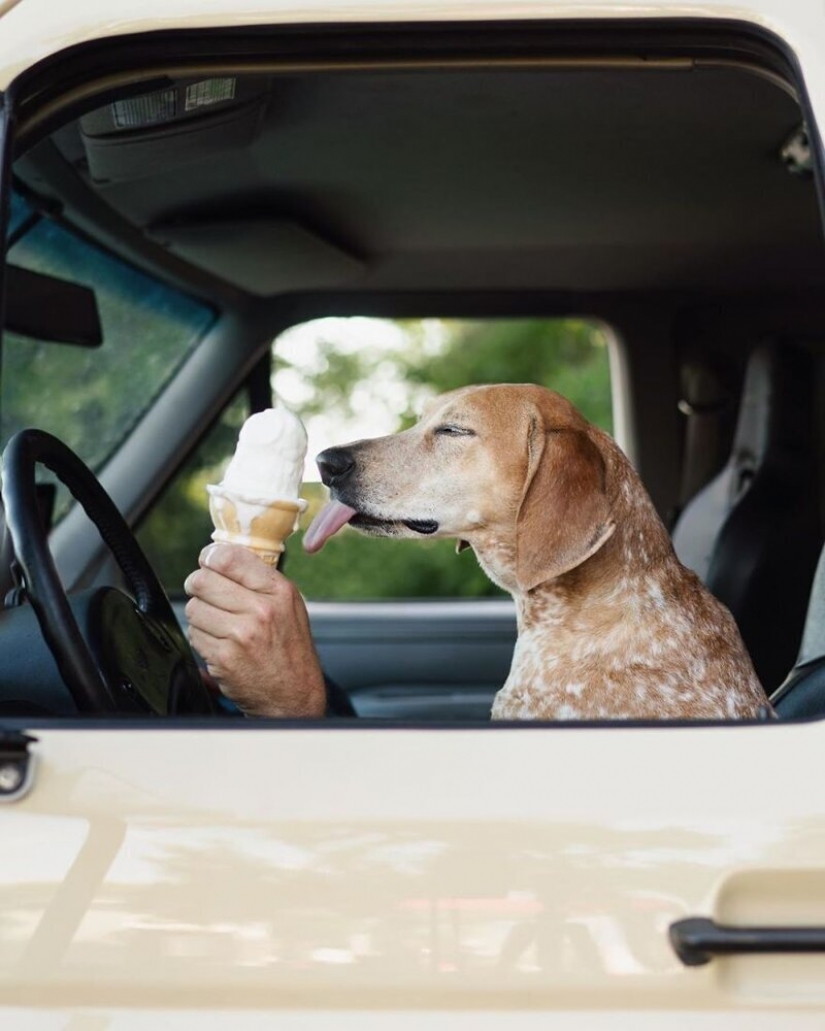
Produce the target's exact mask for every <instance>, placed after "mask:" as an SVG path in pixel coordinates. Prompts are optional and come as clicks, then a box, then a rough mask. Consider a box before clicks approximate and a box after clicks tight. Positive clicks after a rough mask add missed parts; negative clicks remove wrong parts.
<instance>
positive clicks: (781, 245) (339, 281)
mask: <svg viewBox="0 0 825 1031" xmlns="http://www.w3.org/2000/svg"><path fill="white" fill-rule="evenodd" d="M247 87H248V91H249V92H251V93H252V94H257V97H253V99H251V100H250V99H248V98H247V99H246V100H244V101H243V102H242V103H239V104H238V106H237V109H236V116H234V117H229V116H228V114H227V112H228V110H229V109H226V110H224V111H223V113H221V112H218V111H216V112H215V113H214V114H209V115H206V116H202V117H201V118H200V119H199V120H197V122H196V121H193V120H191V119H190V120H188V121H184V122H180V123H177V124H174V125H172V126H170V127H166V129H165V131H163V132H158V131H156V130H142V131H141V132H139V133H133V134H124V133H117V134H110V135H108V136H103V137H94V138H89V137H86V138H85V139H84V137H83V135H82V134H81V131H80V125H79V123H78V122H75V123H72V124H71V125H69V126H66V127H64V128H63V129H61V130H59V131H58V132H57V133H56V134H54V136H53V137H52V141H53V143H54V144H56V146H57V147H58V148H59V150H60V152H61V154H62V155H63V157H64V158H65V159H66V161H67V162H68V163H69V164H70V165H71V167H72V169H73V171H72V175H73V176H75V177H78V178H79V179H80V180H82V181H83V182H84V183H85V184H86V186H87V187H88V189H90V190H93V191H95V192H96V193H97V194H98V195H99V197H100V198H102V199H103V200H104V201H105V202H106V203H107V204H108V205H110V206H111V207H112V208H114V209H115V211H116V212H118V213H119V214H120V215H122V216H123V217H124V218H125V219H127V220H128V221H129V222H131V223H133V224H135V225H137V226H138V227H140V228H141V229H144V230H145V231H146V232H147V233H148V234H149V236H150V237H151V238H152V239H154V240H156V241H158V242H159V243H161V244H162V245H163V246H165V247H167V248H169V249H170V250H171V251H172V252H173V253H175V254H177V255H179V256H181V257H182V258H184V259H185V260H187V261H189V262H191V263H192V264H194V265H196V266H198V267H200V268H203V269H207V270H208V271H210V272H212V273H214V274H216V275H218V276H219V277H220V278H222V279H225V280H226V281H228V282H230V283H232V284H234V285H236V286H239V287H241V288H242V289H244V290H247V291H249V292H251V293H253V294H257V295H262V296H268V295H276V294H279V293H283V292H292V291H296V290H297V291H302V290H312V289H335V290H358V291H372V290H375V291H388V290H440V291H443V290H451V289H454V290H493V289H521V290H576V291H599V290H609V291H642V290H644V291H649V290H659V289H662V290H665V289H677V290H683V289H684V290H688V291H693V290H701V291H703V292H704V291H714V292H715V291H721V292H724V291H732V290H764V289H789V288H790V289H802V288H805V287H809V286H813V285H818V284H820V283H821V282H822V280H823V272H825V265H824V264H823V247H822V231H821V225H820V218H819V212H818V208H817V202H816V193H815V188H814V183H813V180H812V179H811V178H810V177H808V178H804V177H799V176H793V175H791V174H790V173H789V172H788V171H787V170H786V169H785V168H784V166H783V164H782V162H781V160H780V158H779V150H780V148H781V146H782V144H783V143H784V142H785V140H786V139H787V138H788V136H789V135H790V134H791V133H792V132H793V131H794V130H795V129H796V128H797V127H798V126H799V125H800V123H801V120H802V119H801V114H800V110H799V107H798V105H797V103H796V102H795V100H794V99H793V98H792V97H791V96H789V95H788V94H787V93H786V92H785V91H783V90H782V89H781V88H780V87H779V86H777V85H776V84H775V83H774V82H772V81H770V80H769V79H766V78H762V77H760V76H758V75H756V74H754V73H753V72H748V71H744V70H741V69H736V68H719V67H713V68H711V67H696V66H694V67H691V66H690V65H689V64H688V63H686V62H683V63H681V64H675V65H674V66H673V67H672V68H666V69H664V68H605V67H601V68H581V69H570V68H567V69H553V68H544V69H537V68H513V67H507V68H500V69H490V68H487V69H472V70H468V69H453V70H446V69H438V70H432V69H428V70H409V69H408V70H392V71H382V72H376V71H366V70H362V71H352V70H348V71H346V72H340V73H333V72H324V73H317V72H316V73H311V74H308V73H303V74H301V75H298V74H293V75H289V76H287V75H283V76H278V77H274V76H273V77H270V78H265V79H258V80H254V81H252V82H250V83H247ZM87 127H88V123H87ZM198 127H200V128H201V129H202V130H203V131H200V132H199V131H197V130H198ZM51 146H52V144H51V143H50V142H49V141H46V143H44V144H41V145H40V147H39V148H35V150H34V151H33V152H32V153H31V156H30V158H29V159H27V161H26V163H25V164H24V165H23V166H22V168H23V170H24V171H23V177H24V178H28V175H27V173H26V172H25V169H26V168H27V167H28V168H31V167H32V166H33V167H35V168H36V167H37V163H38V150H40V151H41V152H45V150H44V148H48V147H51ZM90 169H91V171H90ZM93 173H94V174H95V175H96V178H95V177H93ZM67 215H68V216H69V217H71V209H70V208H67Z"/></svg>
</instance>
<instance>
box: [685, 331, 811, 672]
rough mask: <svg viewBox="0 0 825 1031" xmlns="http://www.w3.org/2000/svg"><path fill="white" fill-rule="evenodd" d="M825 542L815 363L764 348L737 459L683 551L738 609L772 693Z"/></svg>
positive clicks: (741, 422)
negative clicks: (819, 486) (819, 483)
mask: <svg viewBox="0 0 825 1031" xmlns="http://www.w3.org/2000/svg"><path fill="white" fill-rule="evenodd" d="M820 544H821V534H820V516H819V500H818V489H817V477H816V463H815V434H814V368H813V361H812V359H811V356H810V355H809V354H808V353H807V352H806V351H804V350H803V349H801V348H799V347H795V346H792V345H785V346H779V345H777V344H766V345H762V346H760V347H758V348H757V349H756V350H755V351H754V352H753V354H752V355H751V357H750V359H749V361H748V366H747V370H746V374H745V382H744V387H743V392H742V400H741V403H740V408H739V416H738V420H737V425H736V432H735V435H734V443H733V448H732V451H731V456H730V459H729V461H728V463H727V464H726V466H725V468H724V469H723V470H722V471H721V472H720V473H719V475H718V476H716V477H715V478H714V479H713V480H712V481H711V482H710V483H709V484H708V486H707V487H705V488H704V489H703V490H702V491H700V492H699V493H698V494H697V496H696V497H695V498H694V499H693V500H692V501H691V503H690V504H689V505H688V506H687V507H686V508H685V510H684V512H683V513H682V517H681V518H680V520H679V523H678V524H677V527H676V529H675V531H674V547H675V548H676V553H677V555H678V556H679V558H680V560H681V561H682V562H683V563H684V564H685V565H686V566H688V567H689V568H691V569H693V570H694V571H695V572H696V573H697V574H698V575H699V576H700V577H701V578H702V580H703V581H704V583H705V585H706V586H707V587H708V589H709V590H710V591H712V592H713V594H715V595H716V597H717V598H719V600H720V601H721V602H723V603H724V604H725V605H726V606H727V607H728V608H729V609H730V611H731V612H732V614H733V616H734V619H735V620H736V622H737V624H738V626H739V630H740V632H741V634H742V637H743V639H744V641H745V645H746V646H747V648H748V650H749V652H750V654H751V657H752V659H753V663H754V666H755V667H756V672H757V674H758V676H759V678H760V680H761V681H762V683H763V684H764V686H765V688H766V690H768V691H769V692H770V691H771V690H772V689H773V688H774V687H776V686H777V685H778V684H780V683H781V681H782V678H783V677H784V675H785V673H786V672H787V670H788V669H789V668H790V666H791V665H792V663H793V661H794V657H795V655H796V653H797V649H798V647H799V643H800V638H801V634H802V626H803V623H804V620H805V610H806V607H807V604H808V597H809V594H810V588H811V581H812V579H813V573H814V568H815V564H816V559H817V555H818V553H819V549H820Z"/></svg>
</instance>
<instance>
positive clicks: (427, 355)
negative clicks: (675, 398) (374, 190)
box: [141, 318, 612, 600]
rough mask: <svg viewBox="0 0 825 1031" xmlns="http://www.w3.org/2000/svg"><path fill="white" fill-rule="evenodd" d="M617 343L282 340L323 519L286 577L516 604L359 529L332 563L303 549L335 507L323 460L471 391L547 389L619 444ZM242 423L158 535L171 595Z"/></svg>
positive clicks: (150, 527)
mask: <svg viewBox="0 0 825 1031" xmlns="http://www.w3.org/2000/svg"><path fill="white" fill-rule="evenodd" d="M607 341H608V334H607V333H606V331H605V330H604V328H603V327H602V326H601V325H600V324H598V323H596V322H591V321H587V320H584V319H552V320H547V319H510V320H489V321H453V320H445V319H419V320H402V321H392V320H388V319H374V318H325V319H319V320H316V321H314V322H310V323H305V324H303V325H300V326H296V327H293V328H291V329H289V330H288V331H286V332H285V333H283V334H281V335H280V336H279V337H278V339H277V340H275V342H274V344H273V347H272V358H273V369H274V372H273V376H272V386H273V395H274V396H275V397H277V398H279V399H280V400H281V401H283V402H284V403H285V404H287V405H288V406H289V407H290V408H292V409H293V410H294V411H295V412H296V413H298V414H299V415H300V416H301V418H302V419H303V421H304V423H305V425H306V428H307V433H308V437H309V448H308V451H307V462H306V467H305V470H304V480H305V482H304V486H303V495H304V497H305V498H306V499H307V501H308V502H309V507H308V510H307V512H306V513H305V515H304V516H303V517H302V519H301V525H300V528H299V530H298V532H297V533H296V534H295V535H294V536H293V537H291V538H290V539H289V541H288V542H287V549H286V554H285V557H284V559H283V564H282V568H283V570H284V571H285V572H286V573H287V575H288V576H289V577H290V578H291V579H293V580H294V581H295V582H296V583H297V585H298V587H299V588H300V589H301V591H302V593H303V594H304V595H305V596H306V597H307V598H310V599H317V600H324V599H335V600H356V599H373V598H479V597H497V596H502V595H503V592H502V591H501V590H500V589H499V588H498V587H496V585H495V584H493V583H492V582H491V581H490V580H489V579H488V578H487V576H486V575H485V574H484V573H483V572H482V571H481V569H480V567H479V566H478V564H477V563H476V562H475V560H474V558H473V556H472V555H471V554H463V555H460V556H456V555H455V554H454V552H455V542H454V541H446V540H438V541H425V540H422V541H417V540H416V541H411V540H399V541H392V542H380V543H378V542H376V541H374V540H370V539H368V538H365V537H362V536H361V535H359V534H358V533H356V532H355V531H353V530H350V529H349V528H348V527H345V528H344V530H343V531H342V532H341V533H339V534H337V535H336V536H335V537H334V538H333V539H332V540H330V541H329V542H328V544H327V545H326V547H325V549H324V554H323V560H319V559H318V558H317V557H315V556H309V555H307V554H305V552H304V551H303V548H302V547H301V538H302V536H303V533H304V531H305V529H306V527H307V525H308V524H309V522H310V520H311V519H312V516H313V515H314V514H315V513H316V512H317V511H318V509H319V507H320V506H321V505H322V504H323V502H324V501H325V499H326V496H327V491H326V488H324V487H323V486H322V485H321V483H320V482H319V475H318V470H317V468H316V466H315V462H314V456H315V455H316V454H317V453H318V452H319V451H321V450H323V449H324V448H325V447H329V446H330V445H333V444H341V443H344V442H346V441H350V440H355V439H358V438H360V437H369V436H376V435H380V434H384V433H392V432H395V431H396V430H400V429H403V428H405V427H406V426H409V425H411V424H412V423H413V422H414V421H415V420H416V418H417V413H419V412H420V410H421V408H422V407H423V405H424V404H425V403H426V401H427V400H428V399H429V398H431V397H433V396H435V395H436V394H439V393H443V392H444V391H447V390H451V389H453V388H454V387H459V386H465V385H467V384H470V383H485V382H487V383H501V382H515V383H519V382H535V383H541V384H544V385H546V386H549V387H552V388H553V389H556V390H558V391H559V392H560V393H563V394H564V395H565V396H567V397H569V398H570V400H572V401H573V403H574V404H576V405H577V406H578V407H579V408H580V410H581V411H582V412H583V413H584V414H585V416H586V417H587V418H588V419H590V420H591V421H592V422H595V423H596V424H597V425H599V426H601V427H602V428H603V429H606V430H607V431H611V430H612V409H611V398H610V371H609V360H608V346H607ZM242 411H243V410H242V408H240V407H238V401H237V400H236V401H235V402H233V404H232V406H230V408H229V409H228V410H227V412H226V413H225V416H224V418H223V419H222V420H221V422H220V424H219V425H218V426H216V427H215V429H214V430H213V431H212V433H210V435H209V436H208V437H207V438H206V439H205V440H204V443H203V445H202V448H201V449H199V450H198V452H196V453H195V454H194V455H193V456H192V458H191V460H190V461H189V462H188V463H187V464H186V465H185V466H184V467H183V468H182V469H181V470H180V472H179V474H178V476H177V477H176V478H175V480H174V481H173V482H172V483H171V484H170V486H169V488H168V489H167V491H166V492H165V493H164V495H163V497H162V498H161V499H160V500H159V502H158V504H157V505H156V506H155V508H154V509H153V511H152V513H151V514H150V515H149V516H148V518H147V519H146V521H145V522H144V525H143V528H142V530H141V534H142V536H141V540H142V542H143V543H144V546H145V547H146V549H147V551H148V553H149V556H150V558H151V559H152V561H153V564H154V566H155V568H156V569H158V570H161V571H162V575H163V577H164V585H165V586H166V588H167V590H168V591H170V592H171V593H179V592H180V591H181V590H182V587H183V581H184V579H185V578H186V576H187V574H188V573H189V572H190V571H191V569H192V568H193V564H194V561H195V557H196V556H197V554H198V551H199V550H200V548H201V547H202V546H203V544H204V543H205V541H206V540H207V539H208V536H209V533H210V532H211V530H212V525H211V522H210V520H209V515H208V512H207V508H206V490H205V486H206V483H208V482H217V481H218V480H219V479H220V478H221V476H222V474H223V469H224V468H225V465H226V463H227V462H228V460H229V458H230V457H231V454H232V451H233V449H234V443H235V437H236V434H237V429H238V428H239V426H240V424H241V421H242V419H243V415H242Z"/></svg>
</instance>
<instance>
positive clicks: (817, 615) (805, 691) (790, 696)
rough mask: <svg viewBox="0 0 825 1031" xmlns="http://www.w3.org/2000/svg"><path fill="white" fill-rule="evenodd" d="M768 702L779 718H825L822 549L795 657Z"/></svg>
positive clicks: (824, 570) (824, 553) (824, 569)
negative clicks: (785, 675) (782, 681)
mask: <svg viewBox="0 0 825 1031" xmlns="http://www.w3.org/2000/svg"><path fill="white" fill-rule="evenodd" d="M771 703H772V705H773V707H774V709H775V710H776V712H777V715H779V716H780V717H781V718H782V719H800V718H803V717H812V716H824V715H825V548H823V550H822V554H821V555H820V556H819V564H818V565H817V567H816V575H815V576H814V582H813V587H812V588H811V597H810V601H809V603H808V613H807V615H806V617H805V627H804V629H803V632H802V644H801V645H800V648H799V655H798V656H797V659H796V663H795V664H794V667H793V669H792V670H791V672H790V673H789V674H788V677H787V679H786V680H785V682H784V684H782V686H781V687H780V688H779V689H778V690H777V691H775V692H774V694H773V695H772V696H771Z"/></svg>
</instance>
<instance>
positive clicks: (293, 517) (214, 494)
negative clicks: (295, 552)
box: [208, 486, 306, 566]
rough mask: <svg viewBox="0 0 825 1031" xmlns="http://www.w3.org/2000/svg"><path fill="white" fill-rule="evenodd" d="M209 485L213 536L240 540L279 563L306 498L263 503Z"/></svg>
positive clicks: (269, 561)
mask: <svg viewBox="0 0 825 1031" xmlns="http://www.w3.org/2000/svg"><path fill="white" fill-rule="evenodd" d="M208 489H209V513H210V515H211V516H212V522H213V524H214V526H215V532H214V533H213V534H212V540H213V541H217V542H221V543H224V544H240V545H242V546H243V547H245V548H249V550H250V551H254V552H255V554H256V555H258V556H259V558H262V559H263V560H264V562H266V563H267V565H270V566H274V565H277V562H278V559H279V558H280V557H281V554H282V552H283V550H284V541H285V540H286V539H287V537H289V535H290V534H291V533H293V532H294V531H295V529H296V528H297V526H298V518H299V516H300V515H301V513H302V512H303V511H304V509H305V508H306V502H305V501H304V500H303V499H302V498H299V499H298V500H297V501H270V502H269V503H268V504H263V503H261V502H253V501H247V500H245V499H244V498H240V497H237V496H233V495H232V494H230V493H229V492H227V491H225V490H223V489H222V488H220V487H212V486H210V487H209V488H208Z"/></svg>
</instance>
